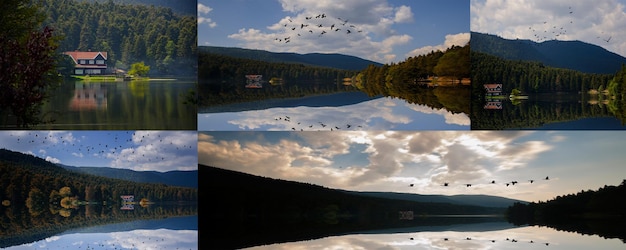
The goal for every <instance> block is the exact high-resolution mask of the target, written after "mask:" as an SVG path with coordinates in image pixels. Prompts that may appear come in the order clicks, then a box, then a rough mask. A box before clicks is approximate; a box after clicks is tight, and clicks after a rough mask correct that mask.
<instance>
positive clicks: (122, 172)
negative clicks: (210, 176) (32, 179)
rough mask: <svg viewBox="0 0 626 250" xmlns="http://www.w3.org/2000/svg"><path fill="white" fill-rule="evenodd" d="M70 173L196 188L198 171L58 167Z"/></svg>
mask: <svg viewBox="0 0 626 250" xmlns="http://www.w3.org/2000/svg"><path fill="white" fill-rule="evenodd" d="M60 166H61V167H63V168H65V169H68V170H70V171H76V172H80V173H86V174H91V175H97V176H102V177H108V178H114V179H120V180H127V181H133V182H144V183H161V184H165V185H168V186H178V187H190V188H198V171H197V170H194V171H179V170H174V171H167V172H158V171H134V170H130V169H121V168H109V167H74V166H66V165H60Z"/></svg>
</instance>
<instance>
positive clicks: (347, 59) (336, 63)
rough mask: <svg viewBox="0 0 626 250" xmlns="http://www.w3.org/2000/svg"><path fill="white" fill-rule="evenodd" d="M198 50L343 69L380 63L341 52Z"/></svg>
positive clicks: (209, 47)
mask: <svg viewBox="0 0 626 250" xmlns="http://www.w3.org/2000/svg"><path fill="white" fill-rule="evenodd" d="M198 50H199V51H200V52H205V53H206V52H208V53H213V54H219V55H225V56H231V57H237V58H245V59H253V60H260V61H265V62H275V63H296V64H305V65H310V66H321V67H330V68H337V69H345V70H362V69H364V68H366V67H367V66H369V65H370V64H373V65H376V66H381V65H382V64H380V63H377V62H374V61H370V60H365V59H362V58H358V57H356V56H349V55H342V54H322V53H310V54H297V53H284V52H283V53H279V52H269V51H265V50H254V49H242V48H229V47H216V46H198Z"/></svg>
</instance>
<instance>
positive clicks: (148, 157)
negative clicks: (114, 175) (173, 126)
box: [0, 131, 198, 172]
mask: <svg viewBox="0 0 626 250" xmlns="http://www.w3.org/2000/svg"><path fill="white" fill-rule="evenodd" d="M0 141H2V148H5V149H8V150H12V151H17V152H22V153H26V154H31V155H34V156H37V157H40V158H43V159H46V160H47V161H50V162H54V163H60V164H65V165H69V166H89V167H114V168H125V169H132V170H137V171H148V170H152V171H160V172H165V171H171V170H195V169H197V168H198V167H197V163H198V160H197V134H196V132H195V131H188V132H187V131H0Z"/></svg>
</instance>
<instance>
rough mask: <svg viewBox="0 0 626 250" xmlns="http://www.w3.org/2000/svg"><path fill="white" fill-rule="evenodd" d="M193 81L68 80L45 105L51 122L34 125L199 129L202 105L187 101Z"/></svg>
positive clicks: (79, 127) (44, 107)
mask: <svg viewBox="0 0 626 250" xmlns="http://www.w3.org/2000/svg"><path fill="white" fill-rule="evenodd" d="M195 90H196V84H195V83H194V82H193V81H189V80H178V79H172V80H171V81H158V80H154V81H153V80H150V81H130V82H80V81H76V82H67V83H63V84H61V85H60V86H59V87H57V88H55V89H54V90H53V93H50V98H49V100H48V102H47V103H45V104H44V105H43V107H42V114H43V118H44V120H52V121H53V122H52V123H49V124H40V125H36V126H34V127H33V128H34V129H81V130H82V129H85V130H94V129H105V130H110V129H159V130H162V129H177V130H187V129H195V128H196V125H197V120H196V117H197V107H196V106H195V105H191V104H186V103H187V101H188V100H187V99H188V96H189V93H190V91H195Z"/></svg>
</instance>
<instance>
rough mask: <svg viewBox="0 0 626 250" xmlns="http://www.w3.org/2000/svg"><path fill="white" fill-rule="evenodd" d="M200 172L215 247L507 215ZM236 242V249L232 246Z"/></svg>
mask: <svg viewBox="0 0 626 250" xmlns="http://www.w3.org/2000/svg"><path fill="white" fill-rule="evenodd" d="M198 172H199V174H200V177H199V178H200V179H202V180H203V182H202V183H201V187H200V188H202V189H203V190H207V192H203V193H202V194H201V195H203V196H206V197H207V198H210V199H215V200H219V201H220V202H219V203H215V204H211V205H210V206H209V207H208V208H209V210H207V211H205V212H206V213H203V215H202V216H200V224H201V225H205V226H204V228H201V230H200V232H201V233H206V235H208V236H209V237H210V238H209V239H210V240H209V242H211V243H213V244H217V245H216V246H219V245H220V244H222V243H223V244H231V246H230V247H229V248H241V247H247V246H251V245H254V244H253V243H252V241H254V240H259V239H255V238H254V237H252V236H251V235H248V233H250V234H254V235H257V234H265V235H269V234H272V232H276V231H275V230H279V231H280V232H286V233H287V234H289V235H290V236H291V237H294V238H299V237H302V238H306V237H307V235H308V237H310V236H311V235H320V234H329V233H330V234H332V233H337V232H350V231H358V230H366V229H374V228H379V229H380V228H389V227H407V226H415V225H418V224H420V221H422V222H423V221H424V220H427V219H424V220H422V219H423V218H421V216H428V215H442V214H445V215H455V214H456V215H468V214H498V213H502V212H503V210H502V209H499V208H486V207H478V206H463V205H452V204H448V203H423V202H412V201H405V200H392V199H385V198H374V197H367V196H362V195H355V194H349V193H346V192H343V191H341V190H336V189H330V188H326V187H322V186H318V185H313V184H307V183H299V182H293V181H285V180H277V179H271V178H266V177H260V176H254V175H250V174H245V173H241V172H236V171H231V170H225V169H220V168H215V167H210V166H205V165H199V166H198ZM400 211H413V212H414V214H415V221H411V220H401V219H400V218H399V212H400ZM429 223H436V222H429ZM304 225H306V226H304ZM242 229H245V230H242ZM287 231H291V232H287ZM321 232H324V233H321ZM201 237H202V236H201ZM319 237H321V236H319ZM270 238H271V237H270ZM274 238H275V237H274ZM234 239H237V240H234ZM235 242H236V243H235ZM233 243H235V244H237V247H233V246H232V244H233ZM247 244H250V245H247ZM218 248H219V247H218Z"/></svg>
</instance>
